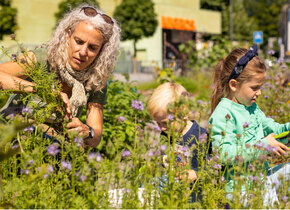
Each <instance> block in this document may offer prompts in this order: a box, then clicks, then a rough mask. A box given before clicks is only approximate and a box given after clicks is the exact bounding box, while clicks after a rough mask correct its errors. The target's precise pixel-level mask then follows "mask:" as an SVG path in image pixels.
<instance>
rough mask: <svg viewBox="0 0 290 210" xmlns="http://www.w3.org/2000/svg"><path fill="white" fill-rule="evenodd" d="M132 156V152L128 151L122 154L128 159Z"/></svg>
mask: <svg viewBox="0 0 290 210" xmlns="http://www.w3.org/2000/svg"><path fill="white" fill-rule="evenodd" d="M130 155H131V152H130V151H129V150H127V149H125V150H124V152H123V153H122V157H128V156H130Z"/></svg>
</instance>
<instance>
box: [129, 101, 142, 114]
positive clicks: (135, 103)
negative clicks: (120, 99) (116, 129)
mask: <svg viewBox="0 0 290 210" xmlns="http://www.w3.org/2000/svg"><path fill="white" fill-rule="evenodd" d="M131 107H132V108H133V109H135V110H139V111H143V110H144V105H143V102H142V101H138V100H133V101H132V103H131Z"/></svg>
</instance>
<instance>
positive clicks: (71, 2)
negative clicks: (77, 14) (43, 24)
mask: <svg viewBox="0 0 290 210" xmlns="http://www.w3.org/2000/svg"><path fill="white" fill-rule="evenodd" d="M83 3H87V4H90V5H92V6H96V7H99V6H100V5H99V2H98V1H97V0H63V1H61V2H60V3H59V5H58V12H57V13H55V15H54V16H55V18H56V20H57V21H59V20H60V19H61V18H62V17H63V15H64V14H65V13H67V12H68V11H70V10H71V9H73V8H76V7H77V6H79V5H80V4H83Z"/></svg>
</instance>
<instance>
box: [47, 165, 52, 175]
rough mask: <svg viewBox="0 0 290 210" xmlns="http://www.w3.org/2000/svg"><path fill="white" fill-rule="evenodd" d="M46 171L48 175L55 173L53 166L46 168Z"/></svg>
mask: <svg viewBox="0 0 290 210" xmlns="http://www.w3.org/2000/svg"><path fill="white" fill-rule="evenodd" d="M46 170H47V173H48V174H51V173H53V171H54V169H53V167H52V166H51V165H48V166H47V167H46Z"/></svg>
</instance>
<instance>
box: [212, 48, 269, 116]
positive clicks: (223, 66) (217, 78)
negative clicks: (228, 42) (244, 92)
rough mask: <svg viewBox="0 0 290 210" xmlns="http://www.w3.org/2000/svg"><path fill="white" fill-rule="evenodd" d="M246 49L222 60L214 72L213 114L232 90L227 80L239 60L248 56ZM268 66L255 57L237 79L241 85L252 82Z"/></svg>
mask: <svg viewBox="0 0 290 210" xmlns="http://www.w3.org/2000/svg"><path fill="white" fill-rule="evenodd" d="M247 51H248V50H247V49H245V48H237V49H234V50H233V51H232V52H231V53H230V54H229V55H228V56H227V57H225V58H223V59H221V60H220V61H219V62H218V63H217V65H216V67H215V70H214V90H213V93H212V97H211V113H212V112H213V111H214V110H215V108H216V106H217V105H218V103H219V102H220V100H221V98H222V97H227V96H228V94H229V93H230V88H229V84H228V82H227V80H228V79H229V76H230V74H231V72H232V70H233V68H234V67H235V65H236V64H237V62H238V60H239V59H240V58H241V57H242V56H243V55H245V54H246V52H247ZM265 72H266V66H265V63H264V60H263V59H262V58H260V57H259V56H255V57H254V58H253V59H252V60H250V61H249V63H248V64H247V66H246V67H245V69H244V70H243V72H242V73H241V74H240V75H239V76H238V77H237V78H236V79H235V80H237V81H238V82H239V83H240V84H242V83H243V82H245V81H249V80H251V78H253V77H254V76H256V75H257V74H261V73H265Z"/></svg>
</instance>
